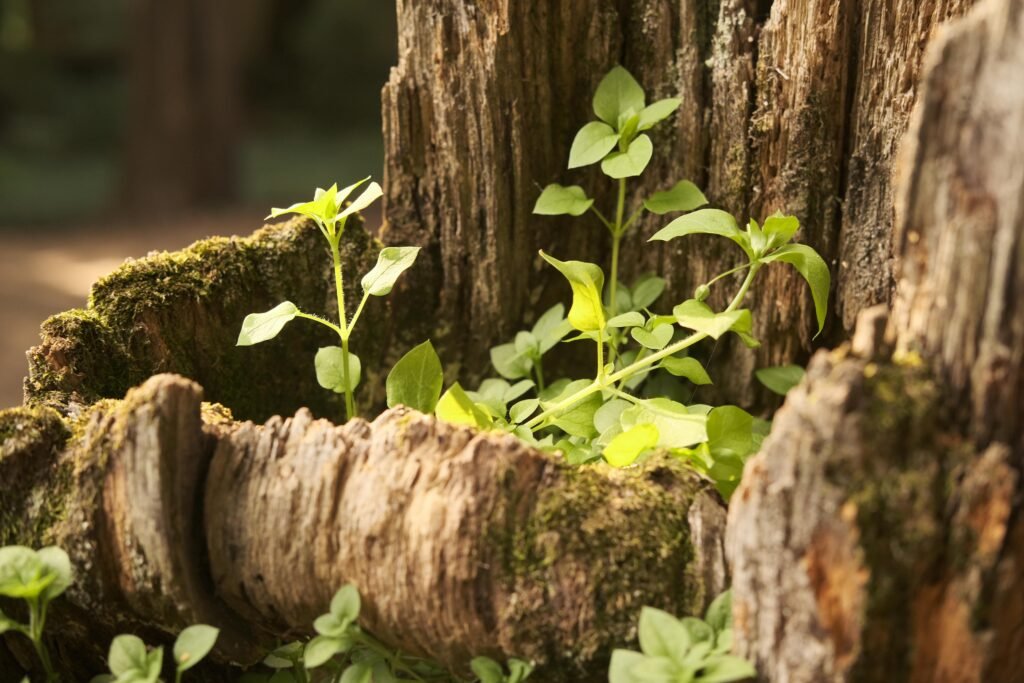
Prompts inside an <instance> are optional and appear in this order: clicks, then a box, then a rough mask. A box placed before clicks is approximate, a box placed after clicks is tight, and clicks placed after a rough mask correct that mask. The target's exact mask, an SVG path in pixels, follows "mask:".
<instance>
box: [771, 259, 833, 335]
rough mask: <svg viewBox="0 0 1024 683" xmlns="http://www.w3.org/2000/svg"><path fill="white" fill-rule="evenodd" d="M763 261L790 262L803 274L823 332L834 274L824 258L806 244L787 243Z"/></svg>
mask: <svg viewBox="0 0 1024 683" xmlns="http://www.w3.org/2000/svg"><path fill="white" fill-rule="evenodd" d="M761 261H762V262H764V263H770V262H772V261H782V262H783V263H788V264H790V265H791V266H793V267H794V268H796V269H797V271H798V272H799V273H800V275H802V276H803V278H804V280H806V281H807V284H808V285H810V287H811V296H812V297H813V298H814V313H815V316H816V317H817V319H818V334H821V331H822V329H824V327H825V314H826V312H827V311H828V293H829V290H830V289H831V287H832V275H831V273H830V272H829V270H828V265H827V264H826V263H825V261H824V259H822V258H821V256H819V255H818V252H816V251H814V249H811V248H810V247H809V246H807V245H806V244H787V245H786V246H784V247H780V248H779V249H776V250H775V251H773V252H772V253H770V254H768V255H767V256H765V257H763V258H762V259H761Z"/></svg>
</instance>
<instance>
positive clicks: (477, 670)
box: [469, 657, 505, 683]
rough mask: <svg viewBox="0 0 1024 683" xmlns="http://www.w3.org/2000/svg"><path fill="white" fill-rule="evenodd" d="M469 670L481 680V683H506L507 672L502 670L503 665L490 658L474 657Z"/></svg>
mask: <svg viewBox="0 0 1024 683" xmlns="http://www.w3.org/2000/svg"><path fill="white" fill-rule="evenodd" d="M469 668H470V669H472V670H473V673H474V674H476V677H477V678H479V679H480V683H504V681H505V672H504V671H502V670H501V665H500V664H498V663H497V662H496V661H494V660H493V659H491V658H490V657H474V658H473V660H472V661H470V663H469Z"/></svg>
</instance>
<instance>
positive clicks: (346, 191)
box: [334, 176, 370, 211]
mask: <svg viewBox="0 0 1024 683" xmlns="http://www.w3.org/2000/svg"><path fill="white" fill-rule="evenodd" d="M369 179H370V176H366V177H365V178H363V179H362V180H357V181H356V182H354V183H352V184H351V185H349V186H348V187H346V188H343V189H341V190H338V194H337V195H335V197H334V207H335V209H337V210H338V211H341V210H342V206H341V205H342V204H344V203H345V200H346V199H348V196H349V195H350V194H352V191H353V190H355V189H356V188H357V187H359V186H360V185H362V184H363V183H365V182H366V181H367V180H369Z"/></svg>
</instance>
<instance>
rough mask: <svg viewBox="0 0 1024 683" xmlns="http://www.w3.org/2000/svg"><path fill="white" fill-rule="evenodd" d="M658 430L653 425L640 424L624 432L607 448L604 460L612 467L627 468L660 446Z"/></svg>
mask: <svg viewBox="0 0 1024 683" xmlns="http://www.w3.org/2000/svg"><path fill="white" fill-rule="evenodd" d="M659 436H660V435H659V434H658V428H657V427H656V426H654V425H652V424H639V425H636V426H635V427H632V428H630V429H627V430H626V431H624V432H622V433H621V434H619V435H618V436H616V437H615V438H614V439H612V440H611V442H610V443H609V444H608V445H607V446H605V449H604V459H605V460H607V461H608V464H609V465H611V466H612V467H626V466H627V465H632V464H633V462H634V461H635V460H636V459H637V458H638V457H639V456H640V454H641V453H643V452H644V451H646V450H649V449H651V448H654V447H655V446H657V445H658V438H659Z"/></svg>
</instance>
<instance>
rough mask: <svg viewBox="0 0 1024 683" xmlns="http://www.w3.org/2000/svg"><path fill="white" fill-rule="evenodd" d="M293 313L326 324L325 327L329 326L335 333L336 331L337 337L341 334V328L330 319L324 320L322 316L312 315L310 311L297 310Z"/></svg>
mask: <svg viewBox="0 0 1024 683" xmlns="http://www.w3.org/2000/svg"><path fill="white" fill-rule="evenodd" d="M295 315H296V316H297V317H299V318H305V319H307V320H315V321H316V322H318V323H320V324H321V325H326V326H327V327H329V328H331V329H332V330H334V332H335V333H336V334H337V335H338V336H339V337H340V336H341V328H340V327H338V326H337V325H335V324H334V323H332V322H331V321H330V320H324V319H323V318H321V317H320V316H318V315H312V314H310V313H303V312H302V311H299V312H298V313H296V314H295Z"/></svg>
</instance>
